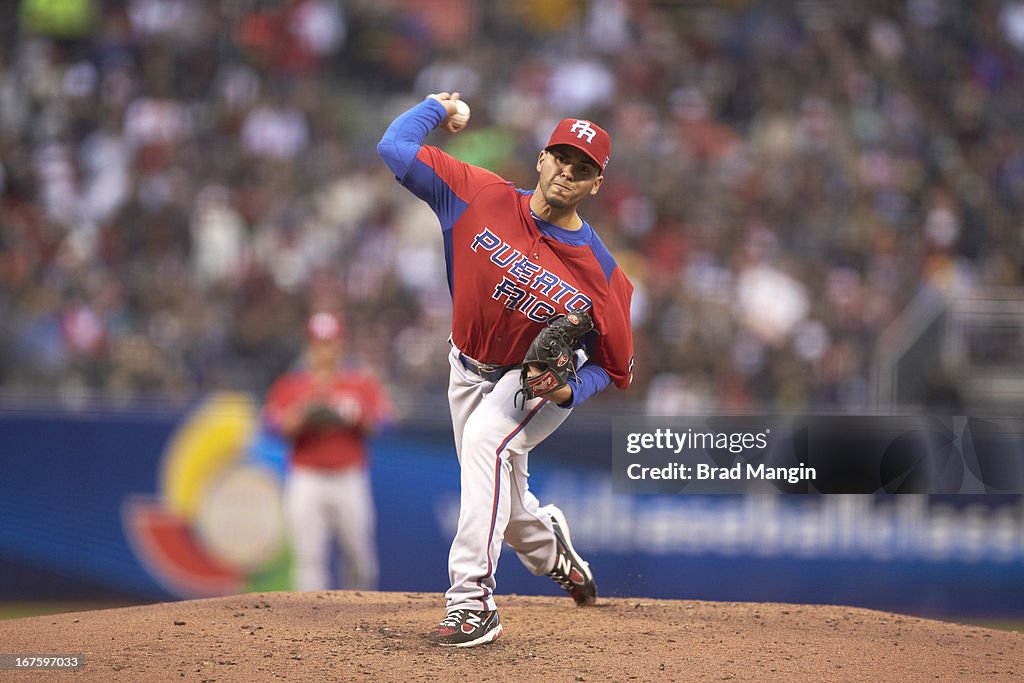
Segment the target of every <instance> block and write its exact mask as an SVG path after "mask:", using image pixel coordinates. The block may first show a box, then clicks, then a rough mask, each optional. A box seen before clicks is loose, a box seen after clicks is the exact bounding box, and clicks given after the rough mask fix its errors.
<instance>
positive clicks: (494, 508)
mask: <svg viewBox="0 0 1024 683" xmlns="http://www.w3.org/2000/svg"><path fill="white" fill-rule="evenodd" d="M545 403H547V401H541V402H540V403H539V404H538V405H537V407H536V408H534V409H533V410H531V411H530V414H529V415H527V416H526V417H525V418H523V421H522V422H520V423H519V425H518V426H517V427H516V428H515V429H513V430H512V432H511V433H510V434H509V435H508V436H506V437H505V438H504V439H502V441H501V444H500V445H499V446H498V449H497V450H496V451H494V456H495V457H494V500H493V502H492V503H491V528H490V530H489V531H488V532H487V573H486V574H484V575H483V576H481V577H480V578H479V579H477V581H476V585H477V587H478V588H480V589H481V590H483V592H484V595H483V597H482V598H481V599H480V601H481V602H482V603H483V604H484V611H485V612H486V611H487V599H488V598H490V597H491V590H490V589H489V588H487V586H484V585H483V581H484V579H486V578H488V577H489V576H490V575H491V574H492V573H493V572H494V564H493V563H492V562H491V541H492V540H494V527H495V525H496V524H497V522H498V492H499V491H501V452H502V451H504V450H505V448H506V447H507V446H508V443H509V442H510V441H511V440H512V439H514V438H516V435H517V434H519V432H521V431H523V428H524V427H525V426H526V424H527V423H528V422H529V421H530V420H532V419H533V416H534V415H536V414H537V411H539V410H540V409H541V408H543V407H544V404H545Z"/></svg>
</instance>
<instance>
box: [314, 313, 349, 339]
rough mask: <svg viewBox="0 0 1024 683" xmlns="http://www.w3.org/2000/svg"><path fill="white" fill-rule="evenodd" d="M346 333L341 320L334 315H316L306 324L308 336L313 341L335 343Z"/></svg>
mask: <svg viewBox="0 0 1024 683" xmlns="http://www.w3.org/2000/svg"><path fill="white" fill-rule="evenodd" d="M344 333H345V326H344V324H343V323H342V322H341V318H339V317H338V316H336V315H334V314H333V313H326V312H321V313H314V314H313V315H312V316H310V318H309V320H308V321H307V322H306V335H307V336H308V337H309V339H310V340H311V341H335V340H337V339H341V337H342V335H343V334H344Z"/></svg>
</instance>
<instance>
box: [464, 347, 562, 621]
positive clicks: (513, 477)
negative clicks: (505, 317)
mask: <svg viewBox="0 0 1024 683" xmlns="http://www.w3.org/2000/svg"><path fill="white" fill-rule="evenodd" d="M448 362H449V364H450V365H451V372H450V379H449V384H448V402H449V405H450V406H451V413H452V426H453V430H454V433H455V450H456V453H457V454H458V457H459V465H460V468H461V486H462V492H461V504H460V508H459V526H458V531H457V532H456V534H455V539H454V541H452V547H451V552H450V553H449V556H448V578H449V579H450V581H451V588H450V589H449V590H448V592H447V593H446V594H445V597H446V598H447V609H448V611H449V612H451V611H454V610H456V609H473V610H494V609H496V606H495V603H494V588H495V580H494V574H495V570H496V569H497V565H498V556H499V555H500V554H501V544H502V541H504V542H506V543H508V545H509V547H510V548H512V549H513V550H514V551H516V554H517V555H518V556H519V559H520V560H521V561H522V563H523V564H524V565H525V566H526V568H527V569H528V570H530V572H532V573H533V574H535V575H541V574H545V573H547V572H548V571H550V570H551V568H552V567H553V566H554V563H555V554H556V547H555V535H554V531H553V530H552V526H551V520H550V518H549V517H547V516H546V515H543V514H540V513H539V512H538V508H539V507H540V503H539V502H538V501H537V497H536V496H534V495H533V493H531V492H530V488H529V483H528V478H529V471H528V469H527V459H528V456H529V454H530V451H531V450H532V449H533V448H534V447H535V446H537V444H539V443H540V442H541V441H543V440H544V439H545V438H547V437H548V435H550V434H551V433H552V432H554V431H555V429H556V428H557V427H558V426H559V425H560V424H562V422H563V421H564V420H565V418H566V417H568V416H569V413H570V412H572V411H571V409H565V408H559V407H558V406H556V405H554V404H552V403H551V402H549V401H546V400H544V399H540V398H535V399H532V400H530V401H527V402H526V406H525V408H519V407H516V405H515V400H514V398H515V394H516V392H517V391H518V390H519V387H520V382H519V372H518V371H511V372H507V373H505V375H504V376H503V377H501V379H499V380H498V381H497V382H489V381H486V380H484V379H482V378H481V377H479V376H477V375H476V374H474V373H472V372H470V371H469V370H467V369H466V368H465V367H464V366H463V364H462V361H461V360H460V359H459V350H458V349H457V348H455V347H454V346H453V347H452V350H451V353H450V354H449V356H448ZM519 403H520V405H522V401H521V400H520V402H519Z"/></svg>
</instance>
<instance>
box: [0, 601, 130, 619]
mask: <svg viewBox="0 0 1024 683" xmlns="http://www.w3.org/2000/svg"><path fill="white" fill-rule="evenodd" d="M132 604H134V603H118V602H0V619H20V618H21V617H37V616H41V615H44V614H62V613H64V612H86V611H90V610H97V609H112V608H114V607H130V606H132Z"/></svg>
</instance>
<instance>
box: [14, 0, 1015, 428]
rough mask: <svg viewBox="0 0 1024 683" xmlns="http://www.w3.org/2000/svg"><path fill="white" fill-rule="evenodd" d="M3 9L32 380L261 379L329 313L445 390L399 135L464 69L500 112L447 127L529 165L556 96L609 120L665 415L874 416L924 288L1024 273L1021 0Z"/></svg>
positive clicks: (57, 388)
mask: <svg viewBox="0 0 1024 683" xmlns="http://www.w3.org/2000/svg"><path fill="white" fill-rule="evenodd" d="M0 36H2V37H3V47H2V48H0V392H3V393H6V394H8V395H11V394H13V395H36V394H50V395H54V394H55V395H58V396H61V397H65V398H69V399H75V398H81V397H89V396H108V397H118V398H122V399H125V400H138V399H140V398H145V397H156V396H160V397H173V398H182V399H188V398H191V397H196V396H199V395H201V394H203V393H205V392H208V391H211V390H215V389H231V390H244V391H251V392H255V393H262V392H263V391H265V389H266V387H267V386H268V385H269V383H270V382H271V380H272V379H273V378H274V376H276V375H277V374H278V373H279V372H280V371H282V370H283V369H285V368H287V367H288V366H289V365H290V364H292V363H293V362H294V361H295V359H296V357H297V354H298V352H299V349H300V347H301V343H302V334H303V325H302V321H303V320H304V319H305V316H306V315H307V314H308V313H309V312H310V311H311V310H314V309H324V308H326V309H333V310H337V311H340V312H342V313H343V315H344V316H345V318H346V320H347V322H348V329H349V331H350V335H349V336H350V340H349V350H350V353H351V354H352V356H353V357H355V358H357V359H358V360H359V361H360V362H361V363H364V364H367V365H369V366H370V367H372V368H374V369H375V370H376V371H377V372H378V373H379V374H380V375H381V376H382V377H383V378H385V379H386V381H387V382H388V383H389V384H390V385H391V386H392V387H393V391H394V394H395V396H396V399H397V400H398V401H399V402H401V400H402V398H403V397H413V396H418V395H420V394H419V392H424V391H440V390H443V388H444V386H445V383H446V376H447V370H446V365H445V363H444V357H445V347H446V340H447V335H448V332H449V320H450V318H449V315H450V313H449V311H450V298H449V293H448V291H447V281H446V278H445V274H444V273H445V271H444V263H443V254H442V250H441V240H440V235H439V231H438V228H437V224H436V220H435V219H434V218H433V216H432V214H431V213H430V212H429V210H427V209H426V208H425V207H423V206H422V204H421V203H420V202H418V201H416V200H415V199H414V198H412V197H411V196H409V194H408V193H406V192H403V191H400V190H399V189H398V188H397V187H396V186H395V184H394V179H393V177H392V176H391V175H390V174H389V172H388V171H387V169H386V168H385V167H384V165H383V164H382V163H381V162H380V160H379V159H378V158H377V156H376V152H375V145H376V142H377V140H378V139H379V137H380V135H381V133H382V132H383V130H384V128H385V127H386V125H387V123H388V122H389V121H390V120H391V118H392V117H393V116H394V115H396V114H397V113H399V112H400V111H402V110H403V109H404V108H406V107H408V106H410V105H412V104H414V103H415V102H417V101H418V100H419V99H421V98H422V97H423V96H424V95H426V94H428V93H430V92H437V91H442V90H458V91H460V92H461V93H462V95H463V98H464V99H466V100H467V101H469V102H470V103H471V104H472V105H473V121H472V122H471V124H470V127H469V129H468V130H466V131H465V132H463V133H460V134H458V135H455V136H451V135H448V134H444V133H441V132H436V133H433V134H432V137H431V138H430V139H429V140H428V141H429V142H431V143H432V144H437V145H439V146H443V147H445V148H446V149H448V150H449V151H450V152H452V153H453V154H455V155H456V156H459V157H460V158H462V159H464V160H466V161H470V162H472V163H476V164H480V165H484V166H486V167H488V168H491V169H492V170H494V171H496V172H498V173H500V174H502V175H504V176H505V177H507V178H509V179H511V180H514V181H515V182H516V183H517V184H518V185H519V186H520V187H527V188H532V187H533V185H534V183H535V172H534V170H533V162H534V160H535V158H536V153H537V151H538V149H539V148H540V146H541V145H542V144H543V142H544V140H545V139H546V136H547V135H548V134H549V133H550V130H551V128H552V126H553V125H554V123H555V122H556V121H557V120H558V119H560V118H562V117H564V116H580V117H588V118H592V119H594V120H595V121H597V122H599V123H600V124H602V125H603V126H604V127H605V128H606V129H608V130H609V131H610V132H611V134H612V140H613V149H612V161H611V163H610V165H609V167H608V170H607V173H606V177H605V183H604V185H603V187H602V190H601V192H600V194H599V195H598V196H597V197H596V198H594V199H593V200H591V201H589V202H588V203H587V204H585V205H584V207H583V208H584V215H585V217H586V218H587V219H588V221H589V222H591V223H592V224H593V225H594V226H595V227H596V228H597V230H598V232H599V233H600V234H601V236H602V238H603V239H604V241H605V243H606V244H607V245H608V246H609V248H610V249H611V251H612V252H613V253H614V254H615V255H616V257H617V259H618V260H619V263H620V264H621V265H622V266H623V268H624V270H625V271H626V272H627V274H628V275H629V276H630V278H631V279H632V281H633V282H634V283H635V285H636V293H635V297H634V303H633V322H634V328H635V334H636V347H637V348H636V372H635V384H634V388H632V389H631V390H630V391H629V392H628V394H627V396H628V397H629V399H630V400H631V401H633V402H635V403H637V404H638V405H641V406H646V409H647V410H648V411H650V412H652V413H657V414H672V413H678V412H682V411H691V410H695V411H756V410H765V409H772V408H777V409H783V410H789V409H805V408H811V407H813V408H816V409H824V410H837V409H838V410H860V409H864V408H866V407H867V406H868V405H869V404H870V400H871V397H870V393H871V391H870V386H869V384H870V383H869V378H870V371H871V362H872V354H873V352H874V348H875V345H876V343H877V340H878V336H879V334H880V332H881V331H882V330H883V329H885V328H886V326H887V325H888V324H889V323H891V322H892V321H893V320H894V318H895V317H896V316H897V315H898V314H899V313H900V311H901V310H902V309H903V308H904V307H905V306H906V304H907V302H908V301H910V299H911V298H912V297H913V296H914V295H915V293H916V292H918V291H919V290H920V289H921V288H922V287H930V288H933V289H935V290H936V291H938V292H940V293H942V294H943V295H944V296H949V297H953V296H957V295H958V294H961V293H963V292H967V291H970V290H972V289H973V288H978V287H988V286H1020V285H1022V284H1024V282H1022V280H1024V230H1022V227H1021V224H1020V219H1019V218H1018V216H1019V215H1020V212H1021V208H1022V206H1021V205H1022V203H1024V125H1022V124H1024V61H1022V53H1024V2H985V1H982V2H970V3H967V2H964V3H955V2H951V1H947V0H904V1H902V2H897V3H891V2H870V1H869V2H861V3H841V2H829V1H825V0H822V1H805V2H792V3H791V2H773V1H765V2H753V1H749V2H748V1H744V0H731V1H728V2H724V1H723V2H717V3H687V2H659V1H657V0H589V1H584V0H523V1H522V2H502V1H500V0H281V1H279V2H268V1H265V0H109V1H106V0H65V1H64V2H58V3H53V2H48V1H46V0H22V2H21V3H20V6H19V9H18V11H17V12H8V13H6V14H5V16H4V17H2V18H0ZM619 393H620V392H617V391H613V390H609V391H608V392H605V394H602V395H601V396H599V397H597V398H595V399H594V400H595V401H596V402H602V401H616V400H621V399H622V397H621V396H615V394H619Z"/></svg>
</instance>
